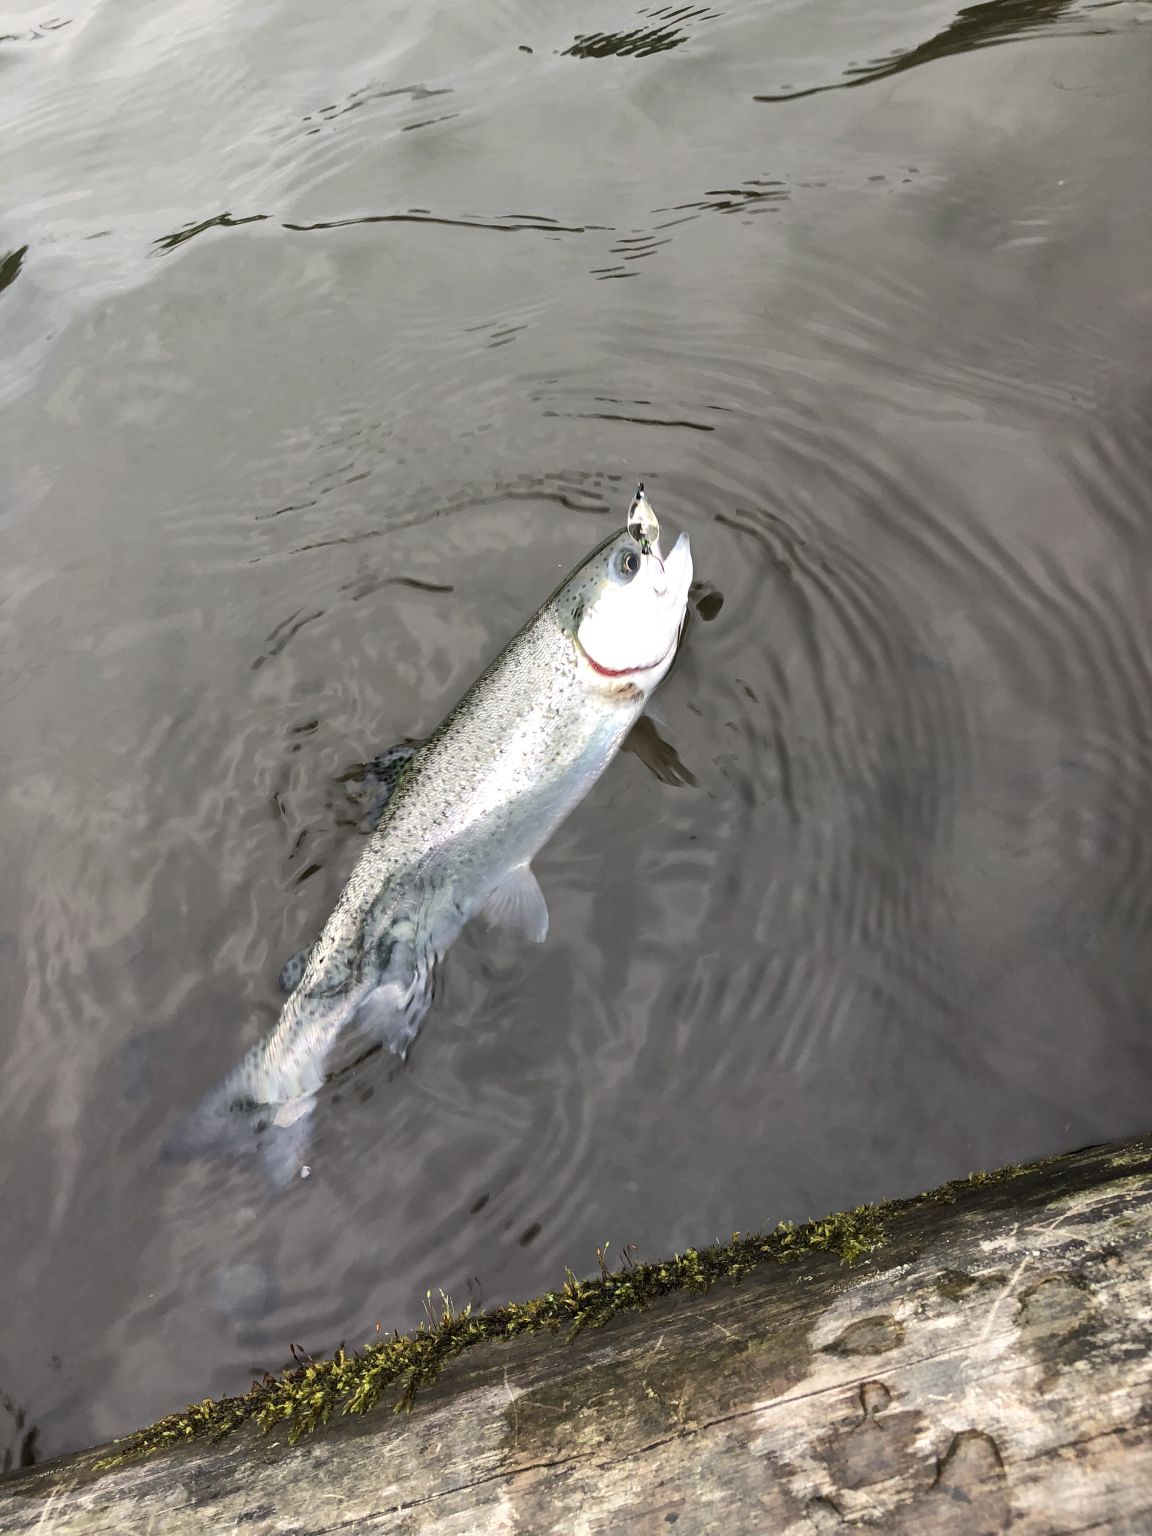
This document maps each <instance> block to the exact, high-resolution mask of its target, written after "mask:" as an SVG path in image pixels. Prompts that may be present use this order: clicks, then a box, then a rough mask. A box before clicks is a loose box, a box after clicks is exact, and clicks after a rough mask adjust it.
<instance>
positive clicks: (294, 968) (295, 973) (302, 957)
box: [279, 944, 312, 997]
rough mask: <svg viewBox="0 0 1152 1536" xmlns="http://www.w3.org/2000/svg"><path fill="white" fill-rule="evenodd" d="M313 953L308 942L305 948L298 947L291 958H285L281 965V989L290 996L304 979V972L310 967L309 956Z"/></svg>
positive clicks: (285, 994) (286, 995)
mask: <svg viewBox="0 0 1152 1536" xmlns="http://www.w3.org/2000/svg"><path fill="white" fill-rule="evenodd" d="M311 953H312V945H311V944H306V945H305V946H304V948H303V949H298V950H297V951H296V953H295V954H294V955H293V956H292V958H291V959H290V960H285V962H284V964H283V965H282V966H281V967H280V976H279V984H280V990H281V992H283V993H284V996H285V997H288V996H289V995H290V994H291V993H293V992H295V990H296V988H297V987H298V986H299V985H300V983H301V982H302V981H303V979H304V972H305V971H306V970H307V969H308V956H309V955H310V954H311Z"/></svg>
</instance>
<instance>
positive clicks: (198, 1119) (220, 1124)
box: [160, 1063, 316, 1188]
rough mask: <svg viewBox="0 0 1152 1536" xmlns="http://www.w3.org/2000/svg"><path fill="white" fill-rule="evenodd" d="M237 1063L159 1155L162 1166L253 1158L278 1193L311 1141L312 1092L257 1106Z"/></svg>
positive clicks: (294, 1174) (293, 1174) (243, 1068)
mask: <svg viewBox="0 0 1152 1536" xmlns="http://www.w3.org/2000/svg"><path fill="white" fill-rule="evenodd" d="M246 1067H247V1064H246V1063H242V1064H241V1065H240V1066H239V1067H238V1068H236V1070H235V1071H233V1072H231V1073H229V1075H228V1076H227V1077H226V1078H225V1079H224V1081H223V1082H222V1083H218V1084H217V1085H216V1087H215V1088H213V1089H212V1090H211V1091H210V1092H209V1093H207V1094H205V1095H204V1097H203V1099H201V1101H200V1103H199V1104H198V1105H197V1106H196V1108H195V1109H194V1110H192V1112H191V1113H190V1114H188V1115H186V1116H185V1117H184V1118H183V1120H181V1121H180V1123H179V1124H178V1125H177V1126H176V1128H175V1130H173V1131H172V1132H171V1133H170V1134H169V1136H168V1137H167V1139H166V1140H165V1142H164V1144H163V1146H162V1147H161V1150H160V1156H161V1160H162V1161H163V1162H166V1163H189V1162H199V1161H218V1160H226V1161H233V1162H235V1161H241V1160H246V1159H248V1158H251V1157H256V1158H258V1159H259V1161H260V1164H261V1165H262V1167H263V1169H264V1172H265V1173H266V1175H267V1177H268V1178H269V1179H270V1181H271V1182H272V1183H273V1184H275V1185H276V1186H278V1187H280V1188H282V1187H283V1186H285V1185H286V1184H288V1183H290V1182H291V1181H292V1180H293V1179H294V1178H296V1177H297V1175H298V1174H299V1172H300V1170H301V1168H302V1167H303V1165H304V1159H305V1156H306V1154H307V1151H308V1145H309V1142H310V1141H311V1137H312V1112H313V1110H314V1109H315V1107H316V1092H315V1090H313V1091H306V1092H303V1093H300V1094H298V1095H296V1096H295V1097H294V1098H291V1099H287V1100H286V1101H284V1102H283V1103H277V1104H267V1103H257V1102H256V1099H255V1097H254V1096H253V1093H252V1090H251V1075H250V1073H249V1072H248V1071H247V1070H246Z"/></svg>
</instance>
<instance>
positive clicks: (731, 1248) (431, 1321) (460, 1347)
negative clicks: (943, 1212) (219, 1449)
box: [95, 1165, 1039, 1470]
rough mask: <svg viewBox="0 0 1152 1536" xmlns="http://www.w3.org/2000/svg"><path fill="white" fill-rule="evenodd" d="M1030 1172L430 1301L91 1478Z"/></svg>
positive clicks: (848, 1253)
mask: <svg viewBox="0 0 1152 1536" xmlns="http://www.w3.org/2000/svg"><path fill="white" fill-rule="evenodd" d="M1036 1166H1039V1165H1036ZM1028 1171H1030V1170H1029V1169H1023V1168H1018V1167H1011V1168H1003V1169H1000V1170H998V1171H997V1172H995V1173H991V1174H984V1173H974V1174H970V1175H969V1176H968V1178H966V1179H958V1180H956V1181H955V1182H953V1183H951V1184H946V1185H944V1186H943V1187H942V1188H941V1189H938V1190H934V1191H932V1192H931V1193H930V1194H929V1195H926V1196H919V1197H917V1198H915V1199H911V1200H898V1201H888V1202H885V1203H884V1204H881V1205H863V1206H859V1207H858V1208H857V1209H856V1210H853V1211H841V1212H839V1213H837V1214H836V1215H833V1216H828V1217H825V1218H824V1219H823V1220H822V1221H808V1222H804V1223H802V1224H800V1225H793V1224H792V1223H791V1222H783V1223H781V1224H780V1225H779V1226H777V1227H776V1228H775V1229H774V1230H772V1231H771V1232H767V1233H754V1234H750V1235H744V1236H742V1235H741V1234H739V1233H737V1234H736V1235H735V1236H734V1237H733V1238H732V1239H731V1241H729V1242H727V1243H714V1244H712V1246H710V1247H708V1248H688V1249H686V1250H685V1252H684V1253H681V1254H676V1255H675V1256H674V1257H672V1258H670V1259H665V1260H663V1261H661V1262H659V1263H651V1264H639V1263H633V1262H625V1263H624V1264H623V1265H622V1267H621V1268H619V1269H614V1270H613V1269H609V1268H608V1264H607V1259H606V1253H607V1245H605V1247H604V1248H603V1249H598V1250H597V1258H598V1260H599V1273H598V1274H596V1275H595V1276H593V1277H592V1278H591V1279H588V1280H580V1279H578V1278H577V1277H576V1275H575V1274H573V1272H572V1271H571V1270H568V1271H567V1272H566V1275H565V1280H564V1284H563V1286H562V1287H561V1288H560V1289H559V1290H557V1291H548V1292H547V1293H546V1294H545V1295H543V1296H538V1297H536V1298H535V1299H534V1300H532V1301H525V1302H510V1303H508V1305H507V1306H503V1307H494V1308H492V1309H491V1310H489V1311H486V1312H473V1311H472V1309H471V1307H467V1308H465V1309H464V1311H462V1312H456V1311H454V1310H453V1307H452V1304H451V1302H450V1301H449V1300H448V1298H447V1297H446V1296H444V1295H443V1293H441V1296H440V1301H439V1303H433V1300H432V1295H431V1292H429V1294H428V1297H427V1299H426V1303H425V1306H426V1310H427V1312H428V1320H427V1321H426V1322H425V1323H422V1324H421V1325H420V1327H419V1328H417V1329H416V1330H415V1332H413V1333H409V1334H399V1333H394V1334H392V1335H391V1336H390V1337H387V1338H383V1339H379V1340H377V1341H374V1342H373V1343H370V1344H368V1345H367V1346H366V1347H365V1348H364V1349H362V1350H359V1351H354V1352H347V1351H345V1350H339V1351H338V1352H337V1353H336V1354H335V1355H333V1356H332V1357H331V1358H325V1359H311V1358H308V1357H303V1358H300V1359H299V1360H298V1361H297V1363H296V1365H295V1366H293V1367H292V1368H291V1369H289V1370H286V1371H284V1372H283V1373H282V1374H281V1375H279V1376H270V1375H267V1376H265V1377H264V1379H263V1380H262V1381H258V1382H254V1383H253V1384H252V1387H251V1388H250V1390H249V1391H248V1392H246V1393H244V1394H243V1396H240V1397H224V1398H219V1399H216V1400H212V1399H205V1400H204V1401H203V1402H201V1403H193V1404H192V1405H191V1406H190V1407H188V1408H186V1409H185V1410H184V1411H183V1412H182V1413H174V1414H169V1416H168V1417H167V1418H164V1419H161V1420H160V1421H159V1423H157V1424H153V1425H152V1426H151V1427H150V1428H149V1429H144V1430H140V1431H138V1432H137V1433H136V1434H133V1435H130V1436H128V1437H127V1438H125V1439H124V1440H121V1441H118V1442H116V1446H115V1450H114V1452H113V1454H112V1455H110V1456H107V1457H105V1458H104V1459H103V1460H102V1461H100V1462H98V1463H97V1464H96V1468H95V1470H106V1469H109V1468H111V1467H115V1466H119V1465H122V1464H123V1463H124V1462H126V1461H129V1460H133V1459H135V1458H137V1457H140V1456H150V1455H153V1454H154V1453H155V1452H157V1451H162V1450H165V1449H168V1448H169V1447H171V1446H175V1445H183V1444H186V1443H188V1442H190V1441H194V1440H203V1441H214V1440H220V1439H222V1438H223V1437H224V1436H226V1435H228V1434H230V1433H231V1432H232V1431H233V1430H234V1429H237V1428H238V1427H239V1426H240V1425H242V1424H244V1423H246V1422H248V1421H250V1420H251V1421H254V1422H255V1423H256V1424H257V1425H258V1426H259V1427H260V1429H261V1430H263V1431H264V1432H265V1433H267V1432H269V1431H271V1430H275V1429H280V1430H283V1431H285V1432H286V1434H287V1436H288V1439H289V1440H291V1441H295V1440H297V1439H299V1437H300V1436H301V1435H303V1434H307V1433H310V1432H311V1431H312V1430H314V1429H316V1428H318V1427H319V1426H320V1425H321V1424H324V1423H326V1422H327V1421H328V1420H329V1419H330V1418H331V1417H332V1415H333V1414H334V1413H342V1414H343V1413H353V1414H359V1413H366V1412H367V1411H368V1410H369V1409H370V1408H372V1407H374V1406H375V1405H376V1404H377V1403H378V1402H380V1400H381V1399H382V1398H383V1397H384V1396H385V1394H386V1393H387V1394H392V1395H394V1397H395V1404H394V1406H395V1409H396V1411H397V1412H399V1411H402V1410H405V1409H407V1408H409V1407H411V1405H412V1402H413V1400H414V1398H415V1396H416V1394H417V1392H418V1391H419V1390H420V1388H421V1387H422V1386H425V1385H426V1384H428V1383H430V1382H433V1381H435V1379H436V1377H437V1375H438V1373H439V1371H440V1369H441V1367H442V1366H443V1365H444V1364H445V1363H446V1362H447V1361H449V1360H451V1359H453V1358H454V1357H455V1356H457V1355H459V1354H461V1353H462V1352H463V1351H464V1350H466V1349H468V1348H470V1347H471V1346H472V1345H473V1344H478V1343H481V1342H482V1341H484V1340H492V1339H514V1338H517V1337H518V1336H519V1335H521V1334H525V1333H541V1332H545V1331H547V1332H551V1333H563V1334H565V1335H566V1336H567V1337H568V1338H569V1339H571V1338H574V1337H575V1336H576V1335H577V1334H578V1333H579V1332H580V1331H581V1330H582V1329H584V1328H589V1327H591V1328H597V1327H600V1326H601V1325H602V1324H604V1323H606V1322H607V1321H608V1320H609V1319H610V1318H612V1317H615V1316H617V1315H618V1314H619V1313H621V1312H627V1311H635V1310H642V1309H643V1308H645V1307H647V1306H649V1305H650V1304H651V1303H652V1302H654V1301H656V1300H657V1299H658V1298H659V1297H661V1296H667V1295H670V1294H671V1293H673V1292H676V1291H706V1290H707V1289H708V1288H709V1287H710V1286H712V1285H713V1284H715V1282H716V1281H717V1280H728V1281H732V1282H735V1281H739V1280H741V1279H742V1278H743V1277H744V1276H745V1275H748V1274H750V1273H751V1272H752V1271H753V1270H754V1269H757V1268H758V1267H759V1266H760V1265H762V1264H772V1263H774V1264H788V1263H794V1262H796V1261H797V1260H800V1259H802V1258H804V1257H806V1256H807V1255H809V1254H812V1253H818V1254H828V1255H830V1256H832V1257H834V1258H837V1259H839V1261H840V1262H841V1263H842V1264H853V1263H855V1262H857V1261H858V1260H859V1259H861V1258H863V1257H864V1256H865V1255H866V1254H868V1253H871V1252H872V1251H873V1250H874V1249H876V1248H879V1247H880V1246H881V1245H882V1244H883V1243H884V1240H885V1236H886V1225H887V1222H888V1221H889V1219H890V1218H891V1217H893V1216H895V1215H897V1214H900V1213H901V1212H904V1211H907V1210H910V1209H912V1208H913V1207H916V1206H922V1205H923V1204H924V1203H925V1202H928V1203H937V1202H946V1203H952V1202H953V1201H955V1200H956V1199H957V1198H958V1197H959V1196H961V1195H962V1194H964V1193H965V1192H967V1191H970V1190H972V1189H975V1188H978V1187H980V1186H982V1185H985V1184H992V1183H999V1182H1002V1181H1004V1180H1007V1179H1010V1178H1013V1177H1016V1176H1018V1175H1019V1174H1021V1173H1025V1172H1028Z"/></svg>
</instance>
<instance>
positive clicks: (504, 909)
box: [481, 864, 548, 944]
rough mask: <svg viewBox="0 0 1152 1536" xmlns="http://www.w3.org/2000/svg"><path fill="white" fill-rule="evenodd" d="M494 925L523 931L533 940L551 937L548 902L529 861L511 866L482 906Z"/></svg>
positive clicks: (515, 931)
mask: <svg viewBox="0 0 1152 1536" xmlns="http://www.w3.org/2000/svg"><path fill="white" fill-rule="evenodd" d="M481 912H482V914H483V916H484V917H485V919H486V920H487V921H488V922H490V923H491V924H492V925H493V927H495V928H507V929H509V930H510V931H511V932H512V933H519V934H522V935H523V937H524V938H526V939H531V940H532V942H533V943H534V944H543V942H544V940H545V939H546V938H547V937H548V903H547V902H546V901H545V900H544V892H543V891H542V890H541V889H540V883H539V881H538V880H537V879H536V876H535V875H534V874H533V873H532V869H531V866H530V865H528V864H517V865H516V867H515V869H510V870H509V871H508V873H507V874H506V875H505V876H504V878H503V879H502V880H501V881H500V884H499V885H498V886H497V887H496V888H495V890H494V891H493V892H492V893H491V895H490V896H489V897H488V900H487V901H486V902H485V903H484V905H483V907H482V908H481Z"/></svg>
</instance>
